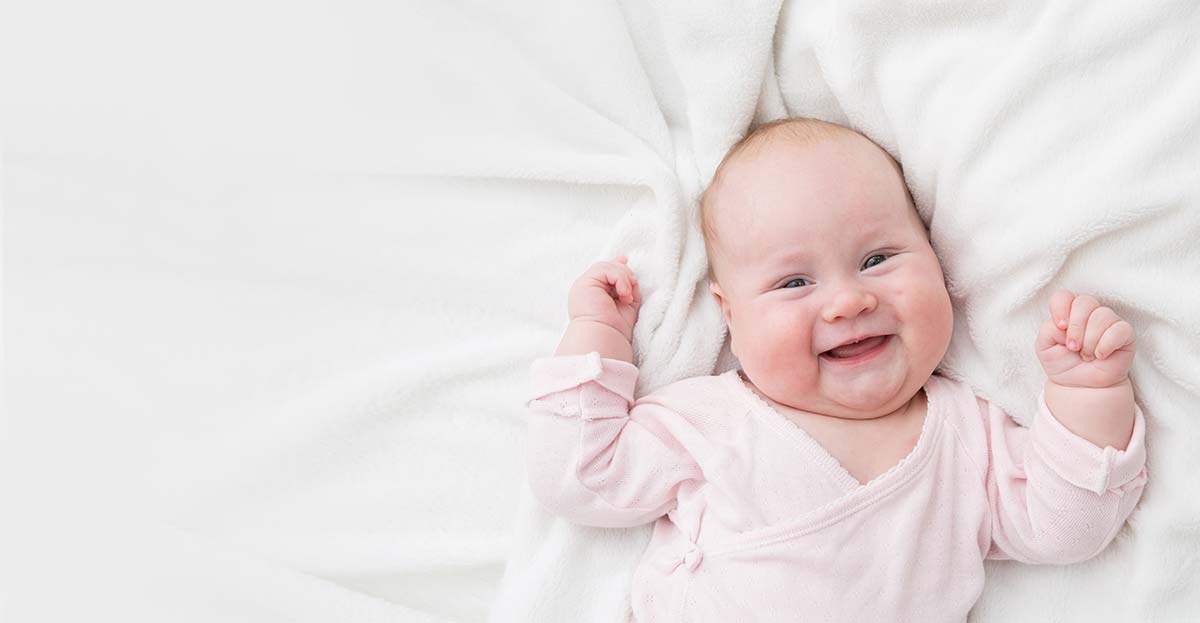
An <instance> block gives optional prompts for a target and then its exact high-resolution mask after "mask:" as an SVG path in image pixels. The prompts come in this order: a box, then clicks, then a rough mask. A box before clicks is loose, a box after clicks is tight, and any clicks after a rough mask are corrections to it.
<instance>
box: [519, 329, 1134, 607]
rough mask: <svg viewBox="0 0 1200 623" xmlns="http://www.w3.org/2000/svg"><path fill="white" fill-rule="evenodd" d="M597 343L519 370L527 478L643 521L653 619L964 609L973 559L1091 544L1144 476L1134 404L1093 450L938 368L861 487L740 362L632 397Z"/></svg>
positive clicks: (1083, 554) (1048, 560)
mask: <svg viewBox="0 0 1200 623" xmlns="http://www.w3.org/2000/svg"><path fill="white" fill-rule="evenodd" d="M637 376H638V369H637V368H636V367H635V366H633V365H632V364H629V363H626V362H623V361H618V360H615V359H607V358H601V357H600V354H599V353H598V352H592V353H589V354H587V355H570V356H559V357H549V358H544V359H539V360H537V361H535V362H534V363H533V366H532V391H531V393H530V401H529V408H530V419H529V439H528V468H529V481H530V486H531V487H532V489H533V492H534V493H535V495H536V496H537V498H538V499H539V500H540V501H541V503H542V504H543V505H544V506H545V507H546V508H547V509H549V510H550V511H552V512H554V513H557V514H559V515H562V516H564V517H566V518H568V519H570V520H571V521H574V522H577V523H580V524H585V525H589V526H603V527H629V526H637V525H641V524H645V523H648V522H655V523H654V531H653V536H652V537H651V541H650V544H649V546H648V548H647V550H646V552H645V554H644V555H643V557H642V560H641V562H640V563H639V564H638V567H637V569H636V571H635V573H634V580H633V586H632V594H633V604H632V608H633V613H632V614H633V617H634V619H635V620H637V621H640V622H649V621H689V622H691V621H750V620H754V621H797V620H803V621H885V620H886V621H913V622H916V621H920V622H922V623H930V622H935V621H956V622H962V621H964V620H965V619H966V617H967V613H968V611H969V610H970V609H971V606H972V605H973V604H974V603H975V601H976V599H978V597H979V595H980V592H981V591H982V589H983V561H984V559H985V558H991V559H1015V560H1019V561H1022V562H1026V563H1033V564H1066V563H1073V562H1078V561H1082V560H1087V559H1088V558H1091V557H1092V556H1095V555H1096V554H1097V553H1099V552H1100V551H1101V550H1103V549H1104V548H1105V547H1106V546H1107V545H1108V543H1109V542H1110V541H1112V539H1113V538H1114V537H1115V536H1116V533H1117V531H1118V530H1120V529H1121V526H1122V525H1123V524H1124V523H1125V520H1126V519H1127V518H1128V517H1129V515H1130V513H1131V512H1132V511H1133V508H1134V505H1135V504H1136V503H1137V501H1138V498H1140V497H1141V493H1142V488H1143V486H1144V484H1145V482H1146V471H1145V469H1144V466H1145V457H1146V450H1145V443H1144V437H1145V419H1144V417H1143V415H1142V412H1141V409H1138V410H1137V412H1136V419H1135V422H1134V429H1133V437H1132V439H1131V440H1130V442H1129V447H1128V448H1126V449H1125V450H1124V451H1118V450H1116V449H1114V448H1111V447H1106V448H1104V449H1100V448H1098V447H1096V446H1095V445H1094V444H1092V443H1091V442H1089V441H1087V440H1085V439H1083V438H1081V437H1079V436H1077V435H1075V434H1073V433H1071V432H1070V431H1069V430H1067V429H1066V427H1064V426H1063V425H1062V424H1061V423H1059V422H1058V420H1056V419H1055V418H1054V416H1053V415H1051V414H1050V411H1049V410H1048V409H1047V408H1046V406H1045V402H1044V395H1043V397H1042V398H1040V399H1039V403H1040V408H1039V410H1038V412H1037V414H1036V415H1035V417H1034V418H1033V423H1032V426H1031V427H1030V428H1025V427H1022V426H1020V425H1018V424H1017V423H1016V422H1014V421H1013V420H1012V419H1011V418H1009V417H1008V415H1006V414H1005V413H1004V412H1003V411H1001V410H1000V409H999V408H997V407H996V406H994V405H992V404H990V403H988V402H987V401H985V400H983V399H982V398H978V397H977V396H975V395H974V393H973V392H972V391H971V389H970V387H969V386H967V385H965V384H964V383H961V382H958V381H955V380H952V379H950V378H948V377H945V376H941V375H938V374H934V375H933V376H931V377H930V378H929V380H928V381H927V382H926V384H925V391H926V395H927V397H928V404H929V409H928V414H927V416H926V418H925V422H924V424H923V427H922V430H921V436H920V439H919V441H918V442H917V445H916V447H915V448H913V450H912V452H911V453H909V455H908V456H907V457H905V458H904V459H903V460H902V461H901V462H900V463H898V464H897V465H896V466H895V467H893V468H891V469H889V470H888V471H887V472H885V473H883V474H881V475H879V476H878V477H876V478H875V479H873V480H871V482H869V483H867V484H865V485H863V484H860V483H859V482H858V481H856V480H855V479H854V477H853V476H851V475H850V473H849V472H847V471H846V470H845V468H843V467H842V466H841V465H840V464H839V463H838V462H837V460H836V459H834V458H833V457H832V456H831V455H830V454H829V453H828V452H827V451H826V450H825V449H824V448H822V447H821V446H820V445H819V444H817V442H816V441H814V440H813V439H812V438H811V437H809V436H808V435H807V434H806V433H805V432H804V431H803V430H802V429H801V428H800V427H798V426H796V425H794V424H792V423H791V422H790V421H789V420H787V419H786V418H784V417H783V416H782V415H780V414H779V413H778V412H777V411H775V410H774V409H773V408H771V407H770V406H768V405H767V404H766V403H765V402H763V401H762V400H761V399H760V398H759V397H758V396H757V395H755V394H754V393H753V391H752V390H750V388H749V387H747V386H746V385H745V383H744V381H743V380H742V378H741V377H740V376H739V375H738V372H737V371H736V370H734V371H730V372H727V373H725V374H721V375H717V376H705V377H696V378H690V379H684V380H682V381H679V382H676V383H672V384H671V385H668V386H666V387H664V388H662V389H659V390H658V391H655V392H654V393H652V394H650V395H647V396H644V397H642V398H639V399H638V400H636V401H634V400H633V389H634V385H635V382H636V380H637Z"/></svg>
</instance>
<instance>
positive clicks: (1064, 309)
mask: <svg viewBox="0 0 1200 623" xmlns="http://www.w3.org/2000/svg"><path fill="white" fill-rule="evenodd" d="M1074 300H1075V295H1074V294H1071V292H1070V290H1059V291H1058V292H1055V293H1054V294H1053V295H1052V296H1051V297H1050V318H1051V319H1053V320H1054V326H1056V327H1058V328H1059V329H1066V328H1067V318H1069V317H1070V315H1071V301H1074Z"/></svg>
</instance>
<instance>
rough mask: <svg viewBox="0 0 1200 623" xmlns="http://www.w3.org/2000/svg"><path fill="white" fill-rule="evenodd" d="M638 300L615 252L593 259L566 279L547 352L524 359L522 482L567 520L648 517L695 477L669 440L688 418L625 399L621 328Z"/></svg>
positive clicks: (613, 523) (684, 430) (626, 354)
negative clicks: (566, 317)
mask: <svg viewBox="0 0 1200 623" xmlns="http://www.w3.org/2000/svg"><path fill="white" fill-rule="evenodd" d="M640 303H641V296H640V292H639V291H638V288H637V281H636V277H634V276H633V273H632V271H630V270H629V269H628V267H626V266H624V258H617V261H616V262H599V263H597V264H595V265H593V266H592V267H591V268H589V269H588V271H587V272H585V273H584V274H583V275H582V276H581V277H580V278H579V279H577V280H576V282H575V283H574V284H573V285H572V288H571V293H570V295H569V297H568V305H567V307H568V311H569V313H570V315H571V323H570V326H569V327H568V329H567V331H566V334H565V335H564V336H563V338H562V341H561V342H560V344H559V347H558V350H557V352H556V355H555V356H554V357H549V358H544V359H539V360H537V361H535V362H534V364H533V366H532V370H531V375H532V389H531V392H530V397H531V399H530V401H529V403H528V404H529V407H530V413H529V429H528V438H527V449H528V454H527V456H528V461H527V467H528V470H529V484H530V487H531V489H532V490H533V493H534V495H535V496H536V497H537V498H538V500H539V501H540V502H541V503H542V505H543V506H545V507H546V508H547V509H549V510H550V511H552V512H554V513H556V514H559V515H562V516H564V517H566V518H567V519H570V520H571V521H574V522H576V523H581V524H585V525H592V526H601V527H612V528H615V527H628V526H636V525H640V524H644V523H647V522H650V521H653V520H654V519H657V518H658V517H661V516H662V515H664V514H666V513H667V512H668V511H669V510H671V509H672V508H673V507H674V505H675V502H676V495H677V493H678V488H679V486H680V485H681V484H682V483H683V482H684V481H686V480H691V479H699V478H700V477H701V475H700V470H699V468H698V467H697V465H696V463H695V461H694V460H693V459H692V457H691V455H690V454H689V453H688V452H687V451H686V450H685V448H684V447H683V444H682V443H681V442H680V441H679V437H687V436H689V434H690V431H691V427H690V425H689V424H688V422H687V421H686V420H684V419H683V418H682V417H680V416H679V415H678V414H676V413H673V412H671V411H670V410H668V409H666V408H665V407H663V406H662V405H661V404H658V403H656V402H654V401H648V402H646V403H638V404H634V400H633V390H634V386H635V384H636V381H637V376H638V370H637V368H636V367H635V366H634V365H633V364H632V363H631V360H632V350H633V349H632V347H631V345H630V337H631V335H632V333H633V325H634V322H635V321H636V319H637V309H638V307H639V305H640ZM631 407H632V410H631Z"/></svg>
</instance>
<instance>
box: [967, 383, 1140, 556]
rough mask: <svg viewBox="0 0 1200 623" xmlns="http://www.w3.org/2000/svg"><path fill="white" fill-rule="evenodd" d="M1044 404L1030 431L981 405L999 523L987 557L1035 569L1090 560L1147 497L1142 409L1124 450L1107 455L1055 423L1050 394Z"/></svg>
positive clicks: (994, 515)
mask: <svg viewBox="0 0 1200 623" xmlns="http://www.w3.org/2000/svg"><path fill="white" fill-rule="evenodd" d="M1038 403H1039V410H1038V413H1037V414H1036V415H1035V417H1034V421H1033V424H1032V426H1031V427H1030V428H1024V427H1022V426H1019V425H1018V424H1017V423H1016V422H1014V421H1013V420H1012V419H1011V418H1010V417H1008V415H1007V414H1006V413H1004V411H1003V410H1001V409H999V408H998V407H995V406H994V405H991V404H990V403H986V402H983V403H982V404H985V405H986V408H985V409H984V418H985V421H984V425H985V427H986V428H987V431H988V458H989V465H988V468H987V475H986V479H987V493H988V503H989V506H990V509H991V524H992V545H991V550H990V551H989V552H988V555H987V558H989V559H999V560H1008V559H1015V560H1019V561H1021V562H1026V563H1033V564H1067V563H1074V562H1080V561H1083V560H1087V559H1089V558H1091V557H1093V556H1095V555H1096V554H1098V553H1100V552H1101V551H1102V550H1103V549H1104V548H1105V547H1107V546H1108V544H1109V543H1110V542H1111V541H1112V539H1113V538H1114V537H1115V536H1116V534H1117V532H1118V531H1119V530H1120V529H1121V527H1122V526H1123V525H1124V524H1125V520H1126V519H1128V518H1129V515H1130V514H1131V513H1132V512H1133V508H1134V505H1135V504H1136V503H1137V501H1138V499H1139V498H1140V497H1141V495H1142V489H1143V487H1144V486H1145V482H1146V470H1145V464H1146V446H1145V430H1146V424H1145V418H1144V416H1143V414H1142V411H1141V409H1140V408H1137V410H1136V413H1135V419H1134V428H1133V436H1132V438H1131V439H1130V441H1129V446H1128V447H1127V448H1126V449H1125V450H1123V451H1122V450H1117V449H1115V448H1112V447H1105V448H1103V449H1102V448H1099V447H1097V446H1096V445H1095V444H1093V443H1091V442H1090V441H1087V440H1086V439H1083V438H1082V437H1079V436H1077V435H1075V434H1074V433H1072V432H1071V431H1070V430H1068V429H1067V428H1066V427H1065V426H1063V425H1062V423H1061V422H1059V421H1058V420H1057V419H1055V417H1054V415H1053V414H1052V413H1051V412H1050V410H1049V408H1048V407H1047V406H1046V402H1045V393H1044V392H1043V394H1042V395H1041V396H1040V397H1039V399H1038ZM1135 408H1136V407H1135Z"/></svg>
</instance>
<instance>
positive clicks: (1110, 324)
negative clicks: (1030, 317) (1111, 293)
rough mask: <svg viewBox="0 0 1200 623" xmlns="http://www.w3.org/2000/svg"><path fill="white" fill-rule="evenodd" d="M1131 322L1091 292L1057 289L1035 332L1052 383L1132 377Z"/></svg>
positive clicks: (1105, 383)
mask: <svg viewBox="0 0 1200 623" xmlns="http://www.w3.org/2000/svg"><path fill="white" fill-rule="evenodd" d="M1134 341H1135V337H1134V334H1133V327H1132V326H1130V325H1129V323H1128V322H1125V321H1124V320H1122V319H1121V318H1120V316H1117V314H1116V312H1114V311H1113V310H1111V309H1109V308H1107V307H1101V306H1100V303H1099V301H1097V300H1096V299H1095V298H1093V297H1091V296H1088V295H1086V294H1085V295H1081V296H1075V295H1074V294H1071V293H1070V292H1068V291H1066V290H1059V291H1058V292H1055V293H1054V296H1052V297H1050V318H1049V319H1047V320H1046V321H1045V322H1044V323H1042V329H1041V331H1040V332H1038V337H1037V355H1038V359H1039V360H1041V362H1042V368H1043V369H1044V370H1045V371H1046V376H1047V377H1048V379H1049V380H1050V381H1051V382H1054V383H1057V384H1059V385H1063V386H1067V387H1111V386H1113V385H1116V384H1118V383H1121V382H1124V381H1125V380H1126V379H1128V378H1129V366H1130V365H1131V364H1132V363H1133V353H1134V350H1135V344H1134Z"/></svg>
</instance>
